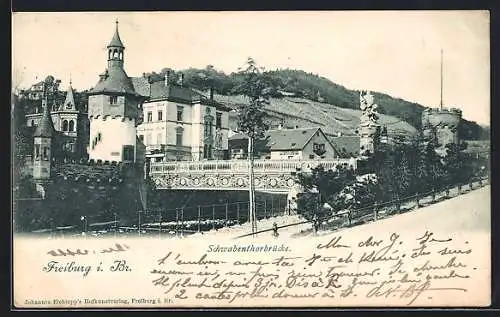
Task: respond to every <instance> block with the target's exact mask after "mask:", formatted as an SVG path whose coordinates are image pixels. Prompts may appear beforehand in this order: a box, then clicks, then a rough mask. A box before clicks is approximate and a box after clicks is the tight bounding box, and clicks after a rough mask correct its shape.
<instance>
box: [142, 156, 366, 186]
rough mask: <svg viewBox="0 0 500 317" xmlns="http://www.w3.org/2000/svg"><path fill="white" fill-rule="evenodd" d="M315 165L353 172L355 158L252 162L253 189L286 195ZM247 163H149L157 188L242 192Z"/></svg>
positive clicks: (246, 180)
mask: <svg viewBox="0 0 500 317" xmlns="http://www.w3.org/2000/svg"><path fill="white" fill-rule="evenodd" d="M319 165H322V166H324V168H325V169H333V168H335V167H336V166H339V165H345V166H351V167H352V168H354V169H356V167H357V161H356V160H355V159H335V160H255V161H254V175H255V188H256V190H260V191H268V192H289V191H290V190H292V189H293V188H295V187H296V173H300V172H308V171H310V170H311V169H312V168H315V167H317V166H319ZM248 170H249V162H248V161H247V160H225V161H193V162H191V161H189V162H187V161H186V162H185V161H181V162H156V163H151V166H150V176H151V178H152V179H153V180H154V181H155V183H156V185H157V188H158V189H186V190H244V189H245V188H247V187H248Z"/></svg>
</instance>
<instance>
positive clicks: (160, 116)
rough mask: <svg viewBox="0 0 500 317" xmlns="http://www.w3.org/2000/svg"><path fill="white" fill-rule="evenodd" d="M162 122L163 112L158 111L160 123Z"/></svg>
mask: <svg viewBox="0 0 500 317" xmlns="http://www.w3.org/2000/svg"><path fill="white" fill-rule="evenodd" d="M162 120H163V111H161V110H158V121H162Z"/></svg>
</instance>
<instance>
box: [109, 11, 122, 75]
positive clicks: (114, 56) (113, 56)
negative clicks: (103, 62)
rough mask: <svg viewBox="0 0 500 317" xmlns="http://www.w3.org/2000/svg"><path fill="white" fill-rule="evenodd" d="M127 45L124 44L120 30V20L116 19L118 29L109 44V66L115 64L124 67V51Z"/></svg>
mask: <svg viewBox="0 0 500 317" xmlns="http://www.w3.org/2000/svg"><path fill="white" fill-rule="evenodd" d="M124 51H125V46H123V43H122V40H121V39H120V33H119V32H118V20H116V29H115V34H114V35H113V38H112V39H111V41H110V42H109V44H108V68H111V67H113V66H118V67H123V53H124Z"/></svg>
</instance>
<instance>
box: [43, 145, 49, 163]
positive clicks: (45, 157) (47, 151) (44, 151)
mask: <svg viewBox="0 0 500 317" xmlns="http://www.w3.org/2000/svg"><path fill="white" fill-rule="evenodd" d="M42 157H43V159H44V160H45V161H47V160H48V159H49V149H48V148H47V147H46V146H44V147H43V156H42Z"/></svg>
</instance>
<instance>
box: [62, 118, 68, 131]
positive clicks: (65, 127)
mask: <svg viewBox="0 0 500 317" xmlns="http://www.w3.org/2000/svg"><path fill="white" fill-rule="evenodd" d="M62 130H63V131H68V120H64V121H63V124H62Z"/></svg>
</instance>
